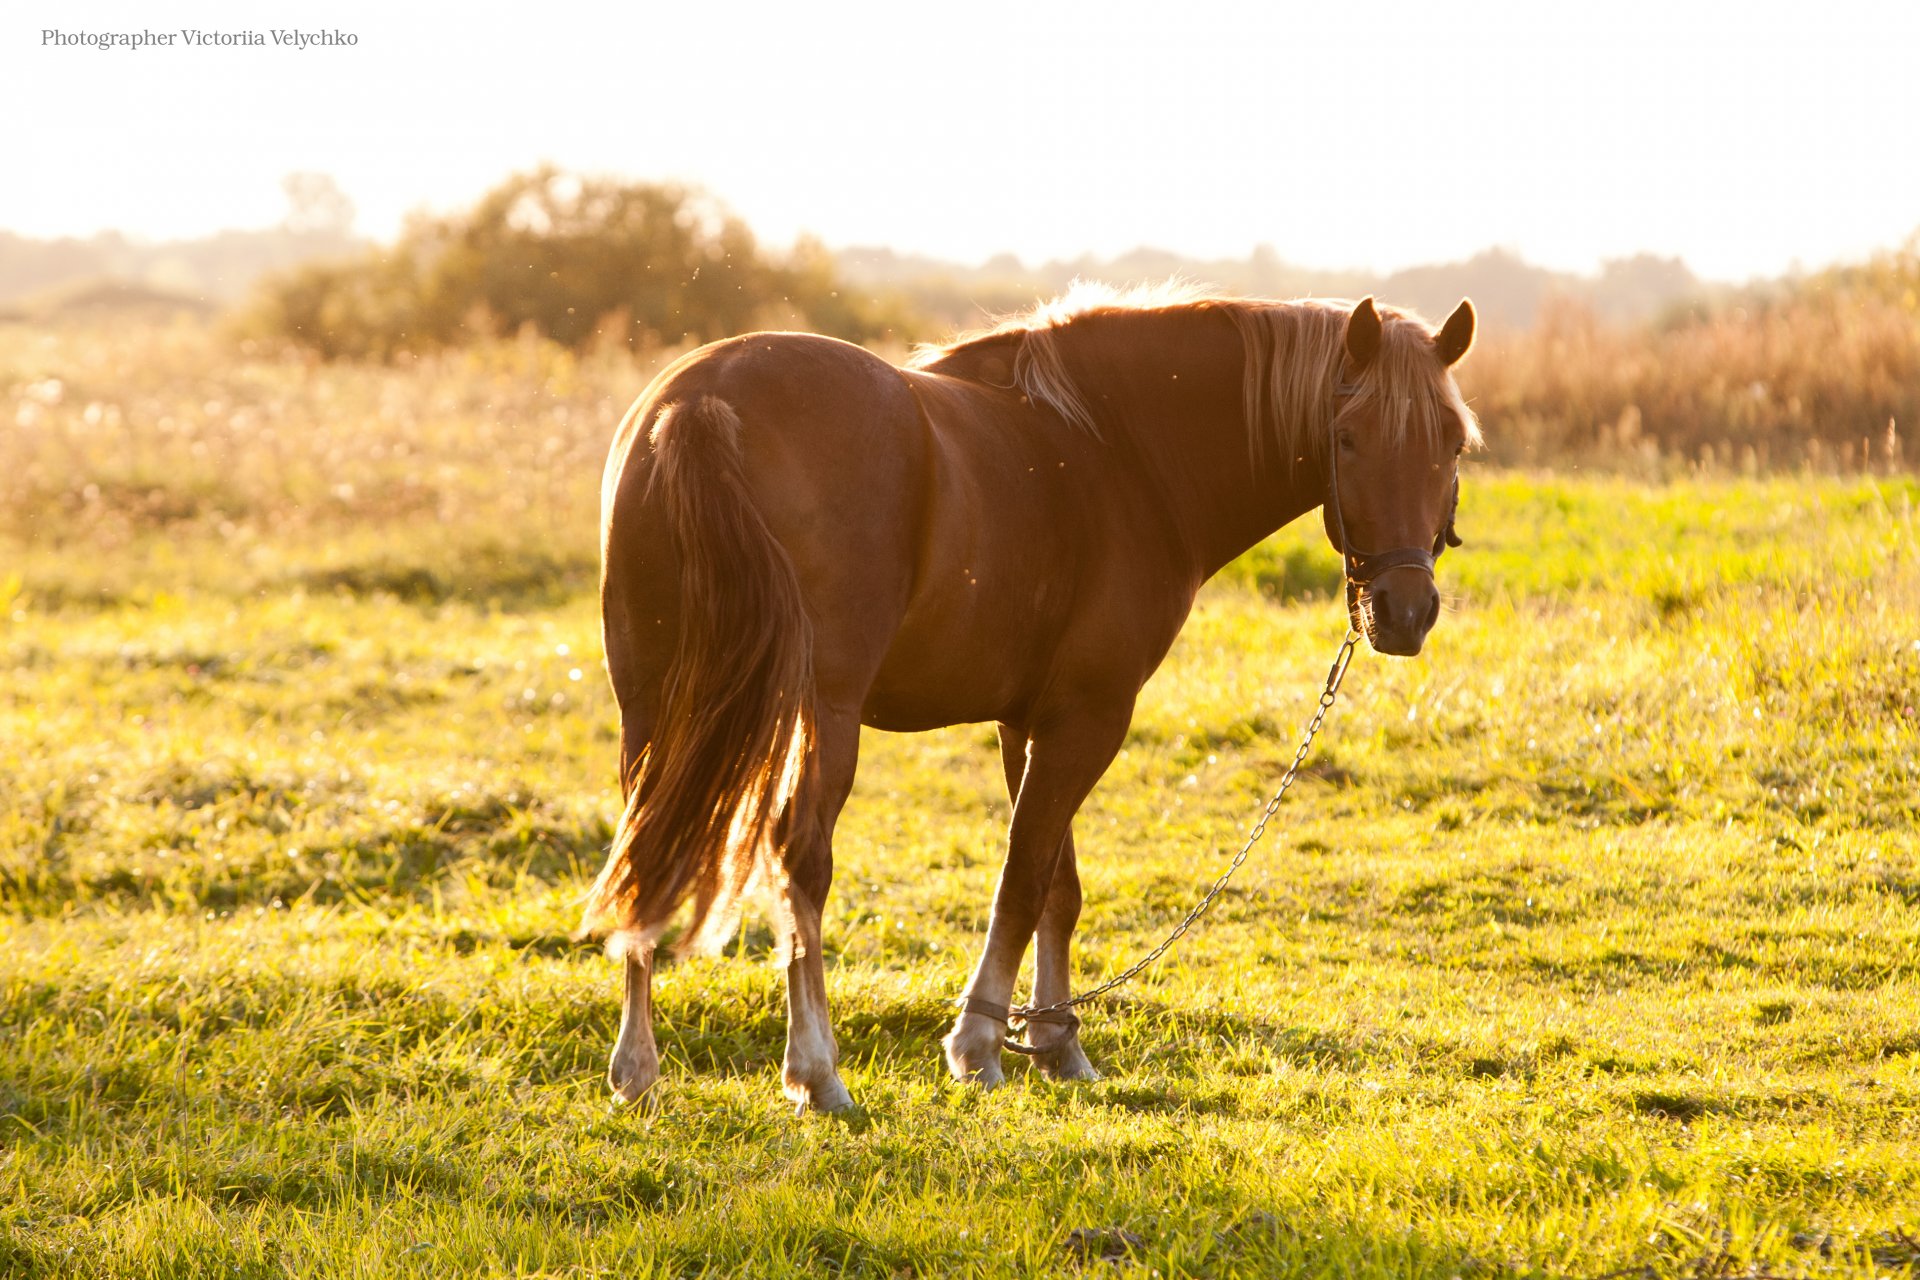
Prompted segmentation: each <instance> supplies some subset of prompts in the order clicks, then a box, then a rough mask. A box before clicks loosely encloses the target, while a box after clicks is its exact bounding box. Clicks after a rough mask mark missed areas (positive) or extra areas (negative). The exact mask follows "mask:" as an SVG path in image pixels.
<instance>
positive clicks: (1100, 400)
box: [1089, 315, 1325, 579]
mask: <svg viewBox="0 0 1920 1280" xmlns="http://www.w3.org/2000/svg"><path fill="white" fill-rule="evenodd" d="M1142 319H1146V317H1142ZM1182 319H1185V320H1187V321H1188V323H1187V324H1184V325H1177V326H1168V327H1166V328H1165V329H1164V330H1163V332H1162V333H1160V334H1157V335H1154V337H1155V340H1154V341H1153V342H1152V343H1151V344H1147V345H1142V344H1139V343H1138V342H1130V343H1128V344H1127V345H1126V347H1125V348H1117V349H1113V350H1109V351H1108V352H1106V353H1104V355H1103V358H1102V359H1101V363H1100V368H1101V377H1100V382H1101V386H1100V387H1099V388H1097V390H1096V393H1095V394H1094V395H1092V396H1090V397H1089V400H1090V401H1092V402H1093V403H1094V404H1095V405H1096V406H1100V407H1101V408H1104V409H1105V410H1106V413H1107V414H1108V415H1110V416H1111V417H1112V418H1113V421H1112V422H1111V423H1106V422H1103V423H1102V427H1103V431H1104V432H1106V433H1107V434H1108V439H1109V440H1111V441H1112V442H1113V443H1114V444H1115V445H1116V446H1117V447H1120V448H1123V449H1127V450H1129V451H1131V452H1132V453H1134V454H1135V455H1137V456H1138V457H1139V458H1140V459H1141V460H1142V463H1143V468H1144V470H1145V471H1146V472H1147V475H1148V479H1149V483H1150V485H1151V486H1152V487H1153V488H1154V489H1155V490H1156V491H1157V495H1158V499H1159V501H1160V502H1161V504H1162V506H1163V508H1164V510H1163V512H1162V514H1163V517H1164V518H1165V520H1166V521H1167V522H1168V524H1169V525H1170V526H1171V527H1172V528H1174V529H1175V530H1176V531H1177V536H1178V537H1179V538H1180V540H1181V542H1182V543H1183V545H1184V547H1185V549H1186V550H1187V553H1188V555H1189V557H1190V559H1191V560H1192V562H1193V568H1194V570H1195V572H1196V573H1197V574H1198V575H1199V577H1201V578H1203V579H1204V578H1207V577H1211V576H1212V575H1213V574H1214V573H1215V572H1217V571H1218V570H1219V569H1220V568H1221V567H1223V566H1224V565H1225V564H1226V563H1227V562H1228V561H1230V560H1232V559H1233V558H1234V557H1235V556H1237V555H1239V554H1240V553H1241V552H1243V551H1245V550H1247V549H1248V548H1249V547H1251V546H1253V545H1254V544H1255V543H1257V542H1259V541H1260V540H1261V539H1262V538H1264V537H1266V536H1267V535H1268V534H1270V533H1272V532H1273V531H1274V530H1276V529H1278V528H1280V527H1281V526H1283V525H1285V524H1288V523H1290V522H1291V521H1293V520H1294V519H1295V518H1297V517H1299V516H1301V515H1303V514H1305V513H1306V512H1308V511H1311V510H1313V509H1314V508H1315V507H1317V506H1319V505H1320V503H1321V500H1322V498H1323V497H1324V494H1325V483H1324V480H1323V478H1322V476H1321V474H1320V470H1319V459H1318V456H1317V451H1314V450H1308V449H1303V448H1294V449H1291V450H1290V451H1289V449H1288V446H1287V445H1286V444H1285V443H1284V438H1285V436H1286V435H1287V432H1286V431H1282V432H1281V433H1280V434H1281V437H1282V440H1281V441H1276V440H1274V439H1273V438H1271V437H1269V438H1268V440H1267V441H1266V443H1265V447H1264V448H1263V449H1262V450H1261V451H1260V461H1259V463H1258V464H1257V465H1256V464H1255V462H1254V459H1253V455H1252V451H1251V446H1250V443H1249V440H1248V434H1247V424H1246V417H1245V414H1244V411H1243V378H1242V374H1243V369H1244V364H1243V360H1242V353H1241V344H1240V339H1239V337H1238V335H1237V334H1236V333H1235V331H1234V327H1233V325H1232V324H1231V323H1230V322H1228V321H1227V320H1225V319H1224V318H1221V317H1219V316H1217V315H1214V316H1204V315H1201V316H1189V317H1182ZM1290 454H1291V456H1290Z"/></svg>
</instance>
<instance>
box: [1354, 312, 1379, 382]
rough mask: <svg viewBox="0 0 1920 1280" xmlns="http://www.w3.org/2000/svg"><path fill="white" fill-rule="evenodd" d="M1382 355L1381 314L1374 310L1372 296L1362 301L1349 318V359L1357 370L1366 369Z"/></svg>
mask: <svg viewBox="0 0 1920 1280" xmlns="http://www.w3.org/2000/svg"><path fill="white" fill-rule="evenodd" d="M1379 354H1380V313H1379V312H1378V311H1375V310H1374V309H1373V298H1372V297H1371V296H1368V297H1365V298H1362V299H1360V301H1359V303H1358V304H1357V305H1356V306H1355V307H1354V308H1353V314H1352V315H1350V316H1348V317H1347V358H1348V359H1350V360H1352V361H1353V364H1354V367H1355V368H1356V369H1364V368H1366V367H1367V366H1368V365H1370V364H1372V363H1373V358H1374V357H1375V356H1377V355H1379Z"/></svg>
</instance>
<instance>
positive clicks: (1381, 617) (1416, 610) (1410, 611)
mask: <svg viewBox="0 0 1920 1280" xmlns="http://www.w3.org/2000/svg"><path fill="white" fill-rule="evenodd" d="M1360 614H1361V616H1362V618H1363V619H1364V620H1365V622H1366V624H1367V625H1366V626H1365V627H1364V628H1363V629H1364V630H1365V632H1366V636H1367V640H1368V642H1369V643H1371V644H1372V645H1373V647H1374V649H1375V650H1376V651H1377V652H1380V653H1387V654H1392V655H1394V656H1395V657H1400V658H1411V657H1413V656H1414V655H1415V654H1417V653H1419V652H1420V646H1421V645H1423V644H1425V643H1426V640H1427V632H1429V631H1431V630H1433V624H1434V623H1435V622H1437V621H1439V619H1440V588H1439V587H1437V586H1435V585H1434V582H1433V575H1432V574H1430V573H1426V572H1423V571H1421V570H1420V569H1417V568H1412V567H1408V568H1399V569H1388V570H1387V571H1385V572H1384V573H1382V574H1381V575H1380V576H1379V577H1377V578H1375V579H1374V580H1373V581H1372V582H1370V583H1368V584H1367V586H1366V589H1365V590H1364V591H1363V592H1362V593H1361V600H1360Z"/></svg>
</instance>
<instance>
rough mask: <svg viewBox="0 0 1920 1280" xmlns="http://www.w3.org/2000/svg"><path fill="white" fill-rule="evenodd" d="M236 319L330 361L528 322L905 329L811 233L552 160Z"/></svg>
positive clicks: (540, 325)
mask: <svg viewBox="0 0 1920 1280" xmlns="http://www.w3.org/2000/svg"><path fill="white" fill-rule="evenodd" d="M249 327H251V328H252V329H253V330H254V331H255V332H256V333H261V334H264V335H268V336H274V337H279V338H283V339H287V340H290V341H292V342H294V343H296V344H298V345H300V346H304V347H307V348H310V349H311V350H313V351H315V352H317V353H318V354H320V355H321V356H322V357H324V358H327V359H336V358H342V357H368V358H389V357H392V356H394V355H396V354H399V353H401V352H408V351H411V352H420V351H426V350H431V349H434V348H439V347H448V346H459V345H463V344H465V343H466V342H468V341H471V340H473V339H475V338H482V337H489V336H493V335H496V334H499V333H515V332H519V331H521V330H523V329H528V328H530V329H532V330H533V331H534V332H536V333H538V334H540V335H542V336H544V337H546V338H549V339H551V340H552V341H554V342H557V343H559V344H561V345H563V346H566V347H569V348H572V349H574V350H576V351H577V350H581V349H583V348H585V347H588V346H590V345H593V344H596V343H619V344H626V345H628V346H634V347H652V346H667V345H674V344H677V343H683V342H707V341H711V340H713V339H715V338H720V337H724V336H726V335H729V334H733V333H740V332H743V331H746V330H749V329H755V328H770V327H789V328H792V327H799V328H811V329H816V330H819V331H821V332H826V333H831V334H833V335H835V336H837V337H842V338H846V339H848V340H850V341H855V342H861V341H870V340H874V339H877V338H882V337H887V336H895V337H897V338H899V339H900V340H905V339H906V338H909V337H911V336H913V335H912V333H911V332H909V330H911V329H912V327H913V326H912V325H911V323H910V318H909V317H908V316H907V315H906V313H905V312H904V311H903V310H902V309H901V308H899V307H898V306H897V305H893V304H889V303H886V302H883V301H881V300H879V299H876V298H870V297H861V296H857V295H855V294H853V293H850V292H848V291H847V290H844V289H843V288H841V286H840V284H839V282H838V280H837V279H836V276H835V273H834V270H833V264H832V259H831V257H830V256H829V255H828V254H827V252H826V251H825V250H824V249H823V248H821V247H820V246H819V245H817V244H814V243H811V242H807V241H803V242H802V243H801V244H800V245H799V246H798V247H796V248H795V250H794V251H793V252H791V253H790V254H787V255H784V256H775V255H770V254H767V253H765V252H763V251H762V250H761V249H760V248H759V247H758V246H757V245H756V244H755V242H754V239H753V235H752V233H751V232H749V231H748V230H747V228H746V226H745V225H744V224H743V223H741V222H740V221H739V220H738V219H737V218H734V217H732V216H731V215H729V214H727V213H726V212H725V211H724V210H723V209H721V208H720V207H719V206H718V205H717V204H715V203H714V202H713V201H711V200H710V199H708V198H706V197H704V196H702V195H700V194H699V193H697V192H693V191H690V190H687V189H685V188H681V187H676V186H667V185H652V184H645V183H620V182H615V181H612V180H608V179H600V178H583V177H579V176H576V175H573V174H567V173H562V172H560V171H557V170H554V169H551V168H547V169H541V170H539V171H537V172H535V173H531V174H521V175H517V176H515V177H512V178H509V179H508V180H507V181H506V182H504V183H502V184H501V185H500V186H499V187H497V188H495V189H494V190H493V191H491V192H489V193H488V194H487V195H486V196H485V197H483V198H482V199H481V201H480V202H479V203H478V204H477V205H476V206H475V207H474V208H473V209H471V210H469V211H467V212H465V213H461V214H456V215H454V216H452V217H448V218H424V217H423V218H417V219H415V220H414V221H413V222H412V223H411V224H410V225H409V226H408V228H407V229H406V231H405V232H404V233H403V235H402V236H401V238H400V241H399V243H398V244H396V245H394V246H393V247H392V248H390V249H381V250H378V251H376V252H374V253H372V254H369V255H367V256H365V257H362V258H358V259H353V260H349V261H345V262H340V263H331V264H322V265H315V266H309V267H307V268H304V269H302V270H299V271H296V272H294V273H292V274H290V275H287V276H284V277H280V278H278V279H275V280H272V281H269V282H268V283H267V284H266V285H265V286H263V288H262V290H261V294H260V297H259V299H258V302H257V304H256V306H255V307H254V309H253V312H252V314H251V317H250V326H249Z"/></svg>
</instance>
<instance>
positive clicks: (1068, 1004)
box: [1007, 627, 1360, 1053]
mask: <svg viewBox="0 0 1920 1280" xmlns="http://www.w3.org/2000/svg"><path fill="white" fill-rule="evenodd" d="M1359 643H1360V633H1359V632H1358V631H1355V630H1354V629H1353V628H1352V627H1348V628H1347V638H1346V639H1345V640H1342V641H1341V642H1340V652H1338V653H1336V654H1335V655H1334V656H1333V665H1332V666H1330V667H1328V668H1327V683H1326V686H1325V687H1324V688H1323V689H1321V690H1320V703H1319V705H1318V706H1317V707H1315V708H1314V712H1313V717H1312V719H1310V720H1308V721H1307V729H1306V732H1305V733H1304V734H1302V735H1301V738H1300V747H1299V749H1298V750H1297V751H1295V752H1294V753H1293V763H1292V764H1290V765H1288V766H1287V771H1286V772H1285V773H1283V774H1281V775H1280V785H1279V787H1278V788H1277V789H1275V791H1274V793H1273V799H1271V800H1269V801H1267V807H1266V808H1265V809H1264V810H1262V811H1261V813H1260V818H1259V820H1258V821H1257V822H1255V823H1254V824H1253V830H1252V831H1250V832H1248V833H1247V842H1246V843H1245V844H1243V845H1241V846H1240V852H1238V853H1236V854H1234V855H1233V861H1232V862H1230V863H1228V864H1227V869H1226V870H1225V871H1222V872H1221V873H1220V877H1219V879H1217V880H1215V881H1214V882H1213V885H1212V887H1211V888H1209V889H1208V890H1207V892H1206V895H1205V896H1204V897H1202V898H1201V899H1200V901H1199V903H1198V905H1196V906H1195V907H1194V908H1193V910H1191V911H1189V912H1187V915H1186V918H1185V919H1184V920H1182V921H1181V922H1180V923H1179V924H1177V925H1175V926H1173V932H1172V933H1169V934H1168V935H1167V936H1166V939H1165V940H1164V941H1163V942H1161V944H1160V945H1159V946H1157V947H1155V948H1154V949H1153V950H1151V951H1149V952H1147V954H1146V955H1145V956H1143V957H1141V958H1140V959H1139V960H1137V961H1135V962H1134V963H1133V964H1132V965H1130V966H1128V967H1127V968H1126V969H1124V970H1122V971H1121V972H1120V973H1118V974H1116V975H1114V976H1113V977H1111V978H1108V979H1107V980H1106V981H1105V982H1103V983H1101V984H1100V985H1099V986H1097V987H1094V988H1093V989H1092V990H1090V991H1083V992H1081V993H1080V994H1079V995H1077V996H1074V997H1073V998H1072V999H1069V1000H1061V1001H1058V1002H1056V1003H1054V1004H1049V1005H1042V1006H1040V1007H1038V1008H1035V1007H1034V1006H1032V1005H1022V1006H1020V1007H1019V1008H1016V1009H1013V1010H1012V1011H1011V1012H1009V1014H1008V1015H1007V1021H1009V1022H1026V1021H1028V1020H1030V1019H1032V1018H1034V1017H1036V1016H1044V1015H1046V1014H1051V1013H1064V1012H1066V1011H1067V1010H1069V1009H1072V1008H1073V1007H1074V1006H1076V1005H1082V1004H1085V1003H1087V1002H1088V1001H1089V1000H1094V999H1097V998H1099V997H1100V996H1103V995H1105V994H1106V993H1107V992H1109V991H1111V990H1113V989H1114V988H1115V987H1117V986H1120V985H1122V984H1123V983H1126V982H1131V981H1132V980H1133V979H1134V978H1135V977H1137V976H1139V974H1140V973H1141V972H1142V971H1143V970H1144V969H1146V968H1147V966H1148V965H1150V964H1152V963H1153V962H1154V961H1155V960H1158V959H1159V958H1160V957H1161V956H1163V955H1165V954H1166V953H1167V949H1168V948H1169V947H1171V946H1172V945H1173V944H1174V943H1176V942H1178V941H1179V940H1180V937H1181V935H1182V934H1184V933H1186V931H1187V930H1188V929H1190V928H1192V927H1193V925H1194V922H1195V921H1197V920H1199V919H1200V917H1201V916H1203V915H1205V914H1206V913H1207V908H1208V907H1211V906H1212V905H1213V900H1214V899H1215V898H1218V897H1219V896H1220V893H1221V891H1222V890H1224V889H1225V888H1226V887H1227V881H1229V880H1231V879H1232V878H1233V873H1234V872H1236V871H1238V870H1239V869H1240V867H1241V864H1243V863H1245V862H1246V860H1247V855H1248V854H1250V853H1252V852H1253V846H1254V845H1256V844H1258V843H1259V842H1260V837H1261V836H1263V835H1265V834H1266V832H1267V823H1269V822H1271V821H1272V820H1273V815H1274V813H1275V812H1276V811H1277V810H1278V809H1279V808H1280V801H1281V800H1283V799H1284V798H1285V797H1286V794H1287V788H1288V787H1291V786H1292V785H1293V779H1294V775H1296V774H1298V773H1299V772H1300V766H1301V765H1303V764H1305V763H1306V761H1307V752H1308V751H1310V750H1312V749H1313V739H1314V735H1315V734H1317V733H1319V732H1320V726H1321V724H1322V723H1324V722H1325V720H1326V718H1327V712H1329V711H1331V710H1332V709H1333V703H1334V698H1335V697H1336V696H1337V695H1338V694H1339V692H1340V682H1341V681H1342V680H1344V679H1346V678H1347V668H1348V667H1349V666H1351V665H1353V648H1354V646H1355V645H1357V644H1359ZM1007 1047H1008V1048H1010V1049H1015V1050H1017V1051H1021V1052H1029V1053H1030V1052H1032V1050H1031V1049H1030V1048H1029V1047H1028V1046H1026V1045H1024V1044H1019V1043H1018V1042H1017V1041H1013V1040H1009V1041H1007Z"/></svg>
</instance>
